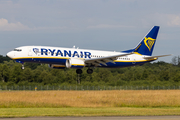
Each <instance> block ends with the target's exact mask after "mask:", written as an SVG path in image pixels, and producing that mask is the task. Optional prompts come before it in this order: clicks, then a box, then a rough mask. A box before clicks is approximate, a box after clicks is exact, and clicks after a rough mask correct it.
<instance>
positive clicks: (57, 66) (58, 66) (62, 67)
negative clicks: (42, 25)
mask: <svg viewBox="0 0 180 120" xmlns="http://www.w3.org/2000/svg"><path fill="white" fill-rule="evenodd" d="M49 67H50V68H54V69H64V68H66V67H65V65H59V64H49Z"/></svg>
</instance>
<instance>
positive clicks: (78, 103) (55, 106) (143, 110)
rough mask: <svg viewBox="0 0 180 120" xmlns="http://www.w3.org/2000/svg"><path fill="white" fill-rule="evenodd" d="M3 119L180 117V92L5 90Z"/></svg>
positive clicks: (1, 105)
mask: <svg viewBox="0 0 180 120" xmlns="http://www.w3.org/2000/svg"><path fill="white" fill-rule="evenodd" d="M0 96H1V97H0V108H1V109H0V117H1V118H8V117H43V116H44V117H45V116H46V117H47V116H56V117H57V116H61V117H62V116H76V117H77V116H80V117H87V116H88V117H93V116H167V115H171V116H173V115H180V107H179V106H180V101H179V99H180V90H111V91H108V90H107V91H1V92H0Z"/></svg>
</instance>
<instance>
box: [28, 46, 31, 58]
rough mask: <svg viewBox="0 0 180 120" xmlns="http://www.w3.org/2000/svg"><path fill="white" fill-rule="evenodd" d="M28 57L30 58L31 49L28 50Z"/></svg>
mask: <svg viewBox="0 0 180 120" xmlns="http://www.w3.org/2000/svg"><path fill="white" fill-rule="evenodd" d="M28 56H32V49H31V48H29V49H28Z"/></svg>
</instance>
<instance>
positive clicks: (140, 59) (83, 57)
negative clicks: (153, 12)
mask: <svg viewBox="0 0 180 120" xmlns="http://www.w3.org/2000/svg"><path fill="white" fill-rule="evenodd" d="M159 28H160V27H159V26H154V27H153V28H152V29H151V30H150V31H149V32H148V33H147V35H145V37H144V38H143V39H142V40H141V41H140V43H139V44H138V45H137V46H136V47H135V48H133V49H129V50H125V51H121V52H115V51H100V50H88V49H79V48H75V47H73V48H63V47H49V46H22V47H18V48H15V49H14V50H13V51H10V52H8V53H7V56H8V57H10V58H11V59H13V60H15V61H16V62H19V63H21V64H22V69H24V65H23V63H24V62H32V63H44V64H49V67H50V68H57V69H64V68H75V69H76V73H77V74H82V68H84V67H88V69H87V73H88V74H92V73H93V69H92V68H95V67H103V68H121V67H129V66H135V65H141V64H144V63H148V62H151V61H154V60H157V59H158V58H159V57H165V56H170V55H160V56H151V55H152V52H153V49H154V45H155V43H156V38H157V34H158V31H159Z"/></svg>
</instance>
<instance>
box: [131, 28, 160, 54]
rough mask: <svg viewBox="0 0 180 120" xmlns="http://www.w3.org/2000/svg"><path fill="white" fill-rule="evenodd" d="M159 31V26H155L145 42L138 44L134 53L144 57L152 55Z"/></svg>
mask: <svg viewBox="0 0 180 120" xmlns="http://www.w3.org/2000/svg"><path fill="white" fill-rule="evenodd" d="M158 31H159V26H154V27H153V28H152V29H151V30H150V32H149V33H148V34H147V35H146V36H145V37H144V38H143V40H142V41H141V42H140V43H139V44H138V46H137V47H136V48H135V49H134V52H137V53H139V54H142V55H149V56H151V55H152V52H153V49H154V45H155V43H156V38H157V34H158Z"/></svg>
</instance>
